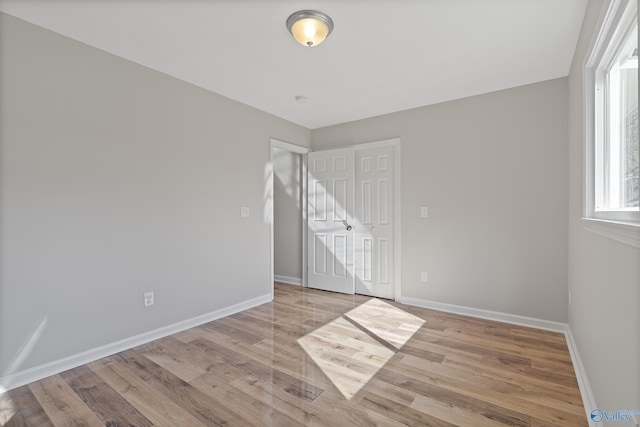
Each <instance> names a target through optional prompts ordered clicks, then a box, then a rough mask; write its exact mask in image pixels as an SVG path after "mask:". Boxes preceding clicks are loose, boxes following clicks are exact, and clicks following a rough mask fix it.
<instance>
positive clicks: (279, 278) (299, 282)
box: [273, 274, 302, 286]
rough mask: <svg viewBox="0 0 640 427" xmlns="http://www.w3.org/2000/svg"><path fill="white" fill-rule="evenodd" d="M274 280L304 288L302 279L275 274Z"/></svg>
mask: <svg viewBox="0 0 640 427" xmlns="http://www.w3.org/2000/svg"><path fill="white" fill-rule="evenodd" d="M273 280H274V281H276V282H282V283H288V284H290V285H298V286H302V278H301V277H287V276H278V275H277V274H274V276H273Z"/></svg>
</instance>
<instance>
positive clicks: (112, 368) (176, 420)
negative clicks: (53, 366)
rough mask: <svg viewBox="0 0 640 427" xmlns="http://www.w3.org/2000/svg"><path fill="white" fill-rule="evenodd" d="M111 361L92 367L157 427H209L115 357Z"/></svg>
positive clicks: (93, 364)
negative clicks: (115, 359)
mask: <svg viewBox="0 0 640 427" xmlns="http://www.w3.org/2000/svg"><path fill="white" fill-rule="evenodd" d="M109 359H110V360H109V362H108V363H97V362H94V363H92V364H90V367H91V368H92V369H93V371H94V372H96V374H97V375H98V376H100V377H101V378H102V379H103V380H104V381H105V382H107V383H108V384H110V385H111V386H112V387H113V388H114V390H116V391H117V392H118V393H119V394H120V395H121V396H122V397H123V398H124V399H126V400H127V401H128V402H129V403H131V405H133V406H134V407H135V408H136V409H137V410H138V411H140V413H141V414H142V415H144V416H145V417H146V418H147V419H149V420H150V421H151V422H152V423H153V425H154V426H159V427H175V426H193V427H203V426H205V425H206V424H205V423H202V422H201V421H200V420H198V419H196V418H195V417H194V416H193V415H191V414H190V413H189V412H188V411H187V410H186V409H183V408H182V407H181V406H180V404H179V403H178V402H174V401H173V400H172V399H170V398H169V397H167V396H165V395H164V394H162V393H160V392H159V391H158V390H157V389H155V388H154V387H152V386H150V385H149V384H147V383H146V382H144V381H143V380H142V379H141V378H140V377H139V376H137V375H134V374H132V373H131V372H130V371H129V370H128V369H127V367H126V366H124V365H121V364H119V363H117V362H116V361H114V360H113V359H112V358H109Z"/></svg>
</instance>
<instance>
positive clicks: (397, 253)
mask: <svg viewBox="0 0 640 427" xmlns="http://www.w3.org/2000/svg"><path fill="white" fill-rule="evenodd" d="M382 147H393V156H394V165H393V166H394V177H393V179H394V181H395V183H394V203H393V206H394V211H393V212H394V227H393V240H394V263H395V265H394V270H395V271H394V278H393V279H394V292H393V293H394V295H393V298H394V300H395V301H398V300H399V299H400V298H401V294H400V291H401V289H402V286H401V285H402V233H401V231H402V209H401V203H402V197H401V196H402V194H401V188H402V187H401V182H400V177H401V176H402V173H401V170H400V165H401V164H402V162H401V158H400V155H401V153H400V138H391V139H385V140H381V141H374V142H367V143H363V144H356V145H350V146H344V147H343V146H339V147H334V148H331V149H329V150H334V149H336V150H337V149H341V148H353V150H354V151H361V150H367V149H369V148H382ZM318 151H326V150H318ZM304 168H305V170H306V162H305V166H304ZM304 185H305V189H306V178H305V184H304ZM305 203H306V199H305ZM304 221H305V224H306V217H305V219H304ZM307 232H308V227H305V229H304V233H303V235H304V236H303V239H304V243H303V245H306V243H307ZM305 247H306V246H305ZM272 250H273V249H272ZM304 256H305V258H306V257H307V256H308V252H305V254H304ZM305 270H306V267H305ZM303 274H306V271H305V272H303ZM304 277H305V279H306V277H307V276H306V275H305V276H304ZM354 280H355V276H354ZM304 283H305V284H304V286H307V282H306V281H305V282H304Z"/></svg>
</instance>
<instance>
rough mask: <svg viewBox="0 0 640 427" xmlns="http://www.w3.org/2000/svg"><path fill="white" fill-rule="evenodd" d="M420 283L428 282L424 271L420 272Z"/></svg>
mask: <svg viewBox="0 0 640 427" xmlns="http://www.w3.org/2000/svg"><path fill="white" fill-rule="evenodd" d="M420 281H421V282H425V283H426V282H428V281H429V275H428V274H427V272H426V271H421V272H420Z"/></svg>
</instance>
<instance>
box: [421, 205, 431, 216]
mask: <svg viewBox="0 0 640 427" xmlns="http://www.w3.org/2000/svg"><path fill="white" fill-rule="evenodd" d="M420 216H421V217H422V218H428V217H429V208H427V207H426V206H422V207H421V208H420Z"/></svg>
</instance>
